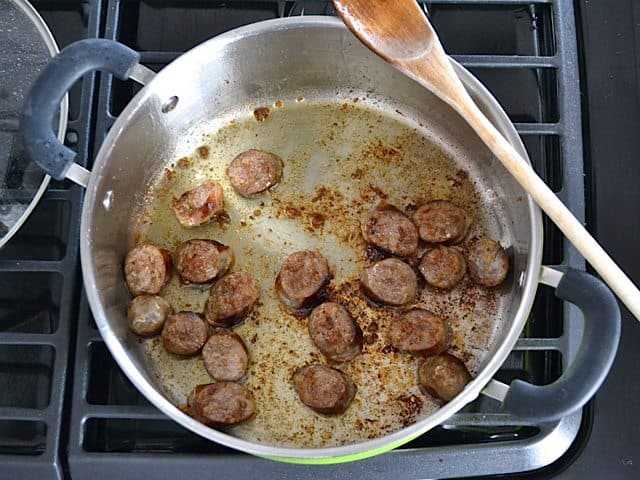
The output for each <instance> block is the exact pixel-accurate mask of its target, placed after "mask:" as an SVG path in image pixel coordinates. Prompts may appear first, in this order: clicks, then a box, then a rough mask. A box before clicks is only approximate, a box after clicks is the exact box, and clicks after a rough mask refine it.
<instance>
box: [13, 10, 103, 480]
mask: <svg viewBox="0 0 640 480" xmlns="http://www.w3.org/2000/svg"><path fill="white" fill-rule="evenodd" d="M34 6H35V7H36V8H37V9H38V11H39V12H40V14H41V15H42V16H43V18H44V20H45V22H47V24H48V25H49V26H50V27H51V28H52V30H53V34H54V36H55V38H56V41H57V43H58V45H59V47H60V48H62V47H64V46H65V45H66V44H68V43H70V42H72V41H74V40H78V39H80V38H87V37H96V36H97V35H98V31H99V30H98V29H99V25H100V2H99V0H90V1H87V2H74V3H72V2H63V3H60V2H56V3H53V2H40V1H36V2H34ZM94 77H95V76H94V75H88V76H86V77H85V78H84V79H83V80H82V81H80V82H78V84H77V85H75V86H74V88H73V90H72V92H71V93H70V99H69V100H70V116H69V123H68V129H67V135H66V140H65V143H66V145H67V146H69V147H71V148H73V149H74V150H75V151H76V152H77V154H78V156H77V161H78V162H80V163H81V164H83V165H86V164H87V159H88V157H89V151H90V150H91V141H92V137H91V132H92V128H91V122H92V110H93V96H94V90H95V88H94V86H95V78H94ZM82 195H83V191H82V189H81V188H79V187H77V186H75V185H73V184H71V183H70V182H67V181H65V182H56V181H52V182H51V185H50V187H49V190H48V191H47V192H46V193H45V195H44V197H43V198H42V200H41V201H40V204H39V205H38V206H37V208H36V209H35V211H34V212H33V214H32V215H31V217H30V218H29V220H28V221H27V222H26V223H25V224H24V226H23V227H22V228H21V229H20V231H19V232H18V234H17V235H16V236H15V237H14V238H13V239H12V240H11V242H9V243H8V244H7V245H6V246H5V247H4V248H3V249H2V251H0V385H1V386H2V391H1V392H0V462H1V464H2V468H1V469H0V478H11V479H16V478H62V476H63V468H62V464H61V458H62V457H63V452H62V451H61V448H64V442H61V441H60V440H61V438H65V437H66V435H67V433H66V431H67V430H68V420H69V418H68V417H69V416H68V413H65V411H64V409H63V406H64V403H65V402H67V403H68V400H69V399H68V398H65V397H68V394H69V393H70V389H68V388H65V386H66V385H67V383H68V382H69V378H68V376H71V370H70V369H69V367H70V363H69V352H70V351H72V349H73V346H74V345H75V325H76V318H77V313H78V303H79V297H80V295H79V292H80V289H79V276H78V275H77V271H78V248H77V246H78V233H79V225H80V211H81V205H82ZM68 374H69V375H68Z"/></svg>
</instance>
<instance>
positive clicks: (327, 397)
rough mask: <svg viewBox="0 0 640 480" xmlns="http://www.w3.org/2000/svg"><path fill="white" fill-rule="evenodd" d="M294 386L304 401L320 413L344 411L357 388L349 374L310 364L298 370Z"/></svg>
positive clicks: (295, 374) (294, 377) (294, 378)
mask: <svg viewBox="0 0 640 480" xmlns="http://www.w3.org/2000/svg"><path fill="white" fill-rule="evenodd" d="M293 388H294V389H295V391H296V392H297V393H298V396H299V397H300V400H301V401H302V403H304V404H305V405H306V406H308V407H310V408H312V409H313V410H315V411H316V412H318V413H343V412H344V411H345V410H346V409H347V408H348V407H349V405H350V404H351V401H352V400H353V397H354V396H355V394H356V390H357V388H356V385H355V384H354V383H353V381H352V380H351V379H350V378H349V377H348V376H347V375H345V374H344V373H342V372H341V371H340V370H336V369H334V368H330V367H326V366H324V365H310V366H308V367H302V368H299V369H298V370H296V372H295V373H294V375H293Z"/></svg>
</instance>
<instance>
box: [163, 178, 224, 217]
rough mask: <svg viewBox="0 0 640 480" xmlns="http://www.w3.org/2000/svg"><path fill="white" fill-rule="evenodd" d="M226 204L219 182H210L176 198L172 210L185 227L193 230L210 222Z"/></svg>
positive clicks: (172, 203)
mask: <svg viewBox="0 0 640 480" xmlns="http://www.w3.org/2000/svg"><path fill="white" fill-rule="evenodd" d="M223 203H224V193H223V191H222V187H221V186H220V184H219V183H218V182H214V181H213V180H209V181H207V182H204V183H203V184H201V185H198V186H197V187H196V188H194V189H192V190H187V191H186V192H184V193H183V194H182V195H181V196H180V198H174V199H173V201H172V202H171V208H172V209H173V211H174V213H175V214H176V218H177V219H178V221H179V222H180V224H181V225H182V226H183V227H187V228H192V227H197V226H199V225H203V224H205V223H207V222H208V221H210V220H211V219H212V218H213V217H214V216H215V215H216V214H217V213H218V212H220V210H222V205H223Z"/></svg>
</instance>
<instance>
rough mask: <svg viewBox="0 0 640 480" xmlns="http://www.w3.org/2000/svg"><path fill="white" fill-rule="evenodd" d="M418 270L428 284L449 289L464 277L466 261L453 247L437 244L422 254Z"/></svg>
mask: <svg viewBox="0 0 640 480" xmlns="http://www.w3.org/2000/svg"><path fill="white" fill-rule="evenodd" d="M418 270H420V273H422V276H423V277H424V279H425V280H426V282H427V283H428V284H429V285H432V286H434V287H438V288H444V289H451V288H453V287H455V286H456V285H457V284H458V282H460V280H462V278H463V277H464V274H465V273H466V271H467V262H466V261H465V260H464V257H463V256H462V254H461V253H460V252H458V251H457V250H456V249H455V248H451V247H444V246H437V247H435V248H432V249H431V250H427V251H426V253H425V254H424V255H423V256H422V260H420V265H418Z"/></svg>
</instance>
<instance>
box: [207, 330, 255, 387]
mask: <svg viewBox="0 0 640 480" xmlns="http://www.w3.org/2000/svg"><path fill="white" fill-rule="evenodd" d="M202 359H203V360H204V366H205V368H206V369H207V372H209V374H210V375H211V376H212V377H213V378H214V379H215V380H218V381H220V380H226V381H230V382H235V381H236V380H240V379H241V378H242V377H243V376H244V374H245V373H246V371H247V365H248V364H249V354H248V353H247V347H246V345H245V344H244V342H243V341H242V338H240V336H239V335H236V334H235V333H232V332H224V331H221V332H215V333H214V334H213V335H211V336H210V337H209V340H207V343H205V344H204V347H203V348H202Z"/></svg>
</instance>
